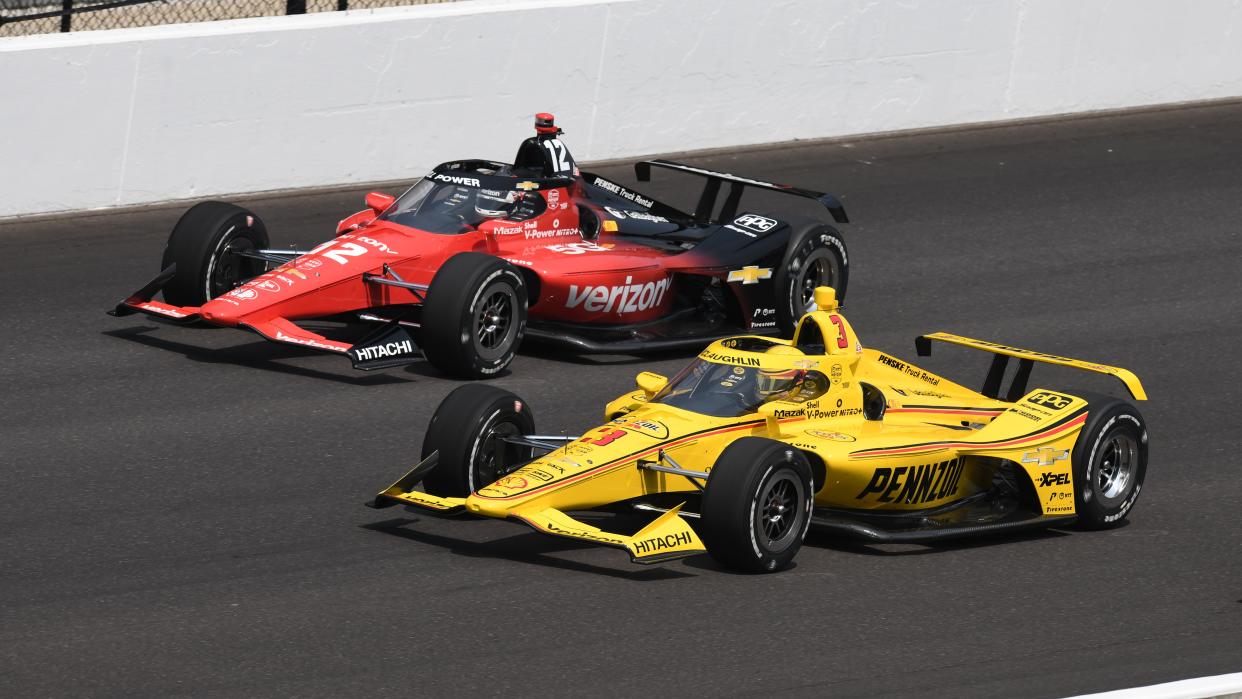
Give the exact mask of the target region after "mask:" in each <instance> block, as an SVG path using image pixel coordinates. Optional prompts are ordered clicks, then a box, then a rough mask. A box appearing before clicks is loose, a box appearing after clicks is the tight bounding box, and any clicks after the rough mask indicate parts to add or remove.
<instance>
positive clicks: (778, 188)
mask: <svg viewBox="0 0 1242 699" xmlns="http://www.w3.org/2000/svg"><path fill="white" fill-rule="evenodd" d="M653 166H654V167H662V168H667V169H669V170H677V171H679V172H685V173H689V174H691V175H698V176H699V177H705V178H707V184H705V185H704V186H703V193H702V194H701V195H700V196H699V203H698V206H697V207H695V210H694V219H695V220H696V221H699V222H703V223H708V222H711V221H712V220H713V219H712V209H714V208H716V199H717V197H719V195H720V185H721V183H723V182H728V183H729V184H730V187H729V195H728V196H727V197H725V203H724V206H723V207H721V209H720V216H719V217H718V218H716V219H715V220H717V221H731V220H733V218H734V217H735V216H737V207H738V203H739V202H740V201H741V199H742V192H743V191H745V189H746V188H747V187H756V188H758V189H766V190H768V191H771V192H780V193H781V194H791V195H793V196H795V197H802V198H804V199H814V200H815V201H817V202H819V203H820V204H822V205H823V206H824V208H825V209H828V213H830V214H832V220H834V221H836V222H837V223H849V221H850V220H849V218H848V217H847V216H846V215H845V206H844V205H842V204H841V200H839V199H837V198H836V197H835V196H833V195H831V194H825V193H823V192H816V191H812V190H810V189H801V188H798V187H793V186H790V185H787V184H774V183H772V182H764V181H762V180H752V179H750V178H747V177H739V176H738V175H730V174H729V173H727V172H716V171H714V170H705V169H703V168H699V167H694V166H692V165H685V164H683V163H675V162H673V161H671V160H644V161H642V162H638V163H634V176H635V177H637V178H638V181H639V182H650V181H651V168H652V167H653Z"/></svg>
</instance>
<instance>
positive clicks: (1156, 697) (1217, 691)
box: [1069, 672, 1242, 699]
mask: <svg viewBox="0 0 1242 699" xmlns="http://www.w3.org/2000/svg"><path fill="white" fill-rule="evenodd" d="M1205 697H1220V698H1222V699H1242V672H1234V673H1231V674H1228V675H1214V676H1212V677H1196V678H1194V679H1190V680H1180V681H1177V682H1166V683H1164V684H1153V685H1151V686H1149V687H1132V688H1130V689H1118V690H1115V691H1112V692H1101V693H1099V694H1083V695H1080V696H1077V697H1070V698H1069V699H1204V698H1205Z"/></svg>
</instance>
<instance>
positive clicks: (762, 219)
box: [733, 214, 776, 233]
mask: <svg viewBox="0 0 1242 699" xmlns="http://www.w3.org/2000/svg"><path fill="white" fill-rule="evenodd" d="M733 222H734V223H736V224H737V225H739V226H741V227H742V228H746V229H748V230H752V231H754V232H756V233H767V232H768V231H770V230H772V228H773V227H774V226H776V220H775V219H771V218H768V217H767V216H760V215H758V214H742V215H741V216H738V217H737V218H735V219H733Z"/></svg>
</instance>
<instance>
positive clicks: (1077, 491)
mask: <svg viewBox="0 0 1242 699" xmlns="http://www.w3.org/2000/svg"><path fill="white" fill-rule="evenodd" d="M1068 393H1070V394H1071V395H1076V396H1079V397H1081V398H1084V399H1086V400H1087V410H1088V416H1087V423H1086V424H1085V425H1083V430H1082V432H1081V433H1079V435H1078V441H1077V442H1076V443H1075V444H1074V452H1073V453H1074V456H1073V469H1074V505H1075V508H1076V509H1077V511H1078V525H1079V526H1080V527H1082V528H1083V529H1108V528H1110V527H1115V526H1117V525H1118V524H1119V523H1120V522H1121V521H1122V520H1124V519H1125V518H1126V516H1127V515H1128V514H1129V513H1130V510H1131V509H1133V507H1134V503H1135V502H1136V501H1137V500H1138V496H1139V493H1140V492H1141V491H1142V490H1143V479H1144V477H1146V475H1147V423H1146V422H1145V421H1144V420H1143V416H1142V414H1140V413H1139V411H1138V409H1137V408H1135V407H1134V406H1133V405H1130V404H1129V403H1127V402H1126V401H1122V400H1118V399H1116V398H1113V397H1111V396H1104V395H1097V394H1092V393H1086V392H1082V391H1069V392H1068Z"/></svg>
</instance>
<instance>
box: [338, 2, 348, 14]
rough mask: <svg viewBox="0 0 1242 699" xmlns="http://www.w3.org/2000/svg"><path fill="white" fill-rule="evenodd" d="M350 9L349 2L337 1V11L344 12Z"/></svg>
mask: <svg viewBox="0 0 1242 699" xmlns="http://www.w3.org/2000/svg"><path fill="white" fill-rule="evenodd" d="M348 9H349V0H336V11H337V12H344V11H345V10H348Z"/></svg>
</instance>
